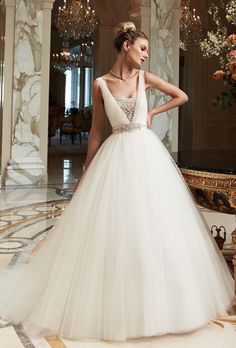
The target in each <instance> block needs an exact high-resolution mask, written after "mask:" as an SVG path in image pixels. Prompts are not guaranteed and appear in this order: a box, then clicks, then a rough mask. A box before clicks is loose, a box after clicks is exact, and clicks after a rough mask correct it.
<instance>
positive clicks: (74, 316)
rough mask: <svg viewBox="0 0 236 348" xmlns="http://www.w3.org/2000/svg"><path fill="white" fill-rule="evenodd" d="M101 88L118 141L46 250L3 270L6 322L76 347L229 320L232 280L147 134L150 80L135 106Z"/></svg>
mask: <svg viewBox="0 0 236 348" xmlns="http://www.w3.org/2000/svg"><path fill="white" fill-rule="evenodd" d="M98 81H99V84H100V88H101V91H102V95H103V99H104V106H105V110H106V113H107V116H108V118H109V121H110V123H111V126H112V128H113V134H112V135H111V136H109V138H108V139H107V140H106V141H105V142H104V143H103V144H102V146H101V147H100V149H99V150H98V152H97V154H96V156H95V157H94V159H93V160H92V162H91V164H90V166H89V168H88V169H87V171H86V173H85V175H84V177H83V179H82V181H81V183H80V185H79V187H78V189H77V191H76V192H75V194H74V196H73V198H72V200H71V202H70V204H69V205H68V207H67V208H66V210H65V211H64V213H63V215H62V216H61V218H60V219H59V220H58V221H57V223H56V225H55V226H54V227H53V229H52V231H51V232H50V233H49V235H48V236H47V238H46V239H45V241H44V242H43V243H42V246H41V248H40V249H39V250H38V251H37V252H36V253H35V254H33V256H32V257H31V258H30V260H29V262H28V263H27V264H21V265H18V266H17V265H16V266H15V267H14V268H12V269H9V270H6V272H2V275H1V280H0V294H1V295H0V316H1V317H2V318H3V319H6V320H10V321H12V322H16V323H19V322H21V323H23V325H24V326H25V327H26V329H27V330H29V331H30V330H32V331H31V332H42V333H43V334H58V335H60V336H64V337H67V338H71V339H78V340H79V339H85V338H89V339H96V340H114V341H125V340H127V339H128V338H136V337H145V336H146V337H147V336H158V335H164V334H167V333H182V332H188V331H192V330H195V329H197V328H200V327H202V326H204V325H205V324H207V323H208V322H209V321H210V320H211V319H214V318H216V317H217V316H224V315H227V309H228V307H229V306H230V304H231V301H232V299H233V297H234V286H233V278H232V276H231V274H230V272H229V271H228V268H227V265H226V263H225V261H224V258H223V256H222V255H221V252H220V251H219V250H218V248H217V246H216V244H215V241H214V239H213V238H212V236H211V235H210V233H209V231H208V228H207V227H206V225H205V224H204V222H203V220H202V217H201V214H200V212H199V211H198V209H197V207H196V205H195V203H194V201H193V198H192V195H191V193H190V191H189V189H188V187H187V185H186V183H185V181H184V179H183V177H182V175H181V173H180V171H179V170H178V168H177V166H176V165H175V163H174V161H173V160H172V158H171V156H170V155H169V153H168V151H167V150H166V148H165V147H164V145H163V144H162V142H161V141H160V140H159V139H158V138H157V136H156V135H155V134H154V133H153V132H152V130H151V129H148V128H147V127H146V123H147V101H146V95H145V87H144V73H143V72H142V71H141V72H140V74H139V85H138V91H137V97H136V98H131V99H133V100H131V99H130V100H118V99H115V98H114V97H113V96H112V95H111V93H110V91H109V89H108V87H107V85H106V83H105V80H103V79H102V78H99V79H98ZM132 105H133V106H132ZM134 105H135V107H134ZM132 108H134V109H135V110H133V111H134V113H133V115H132Z"/></svg>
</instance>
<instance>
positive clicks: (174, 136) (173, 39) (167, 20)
mask: <svg viewBox="0 0 236 348" xmlns="http://www.w3.org/2000/svg"><path fill="white" fill-rule="evenodd" d="M179 15H180V13H179V0H151V31H150V71H151V72H153V73H154V74H156V75H158V76H160V77H161V78H162V79H164V80H165V81H167V82H170V83H173V84H175V85H178V72H179V49H178V37H179ZM167 100H168V97H166V96H165V95H164V94H163V93H161V92H159V91H157V90H154V89H153V90H151V91H150V93H149V106H150V107H153V106H154V105H155V106H156V105H158V104H162V103H164V102H166V101H167ZM152 128H153V130H154V131H155V133H156V134H157V135H158V137H159V138H160V139H161V140H162V141H163V143H164V144H165V145H166V147H167V148H168V149H169V150H170V151H176V150H177V147H178V110H177V109H175V110H170V111H168V112H165V113H162V114H160V115H159V116H158V117H155V118H154V120H153V126H152Z"/></svg>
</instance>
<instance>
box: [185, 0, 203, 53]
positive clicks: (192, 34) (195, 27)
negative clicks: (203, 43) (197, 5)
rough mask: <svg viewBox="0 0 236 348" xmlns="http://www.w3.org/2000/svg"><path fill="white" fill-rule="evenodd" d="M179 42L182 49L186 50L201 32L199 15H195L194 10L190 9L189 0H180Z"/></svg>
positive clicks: (197, 38)
mask: <svg viewBox="0 0 236 348" xmlns="http://www.w3.org/2000/svg"><path fill="white" fill-rule="evenodd" d="M180 10H181V17H180V43H179V47H180V48H181V49H182V50H187V46H188V44H190V43H193V42H197V41H198V40H199V39H200V36H201V33H202V27H201V19H200V16H197V15H196V10H195V9H193V10H192V11H191V10H190V0H181V3H180Z"/></svg>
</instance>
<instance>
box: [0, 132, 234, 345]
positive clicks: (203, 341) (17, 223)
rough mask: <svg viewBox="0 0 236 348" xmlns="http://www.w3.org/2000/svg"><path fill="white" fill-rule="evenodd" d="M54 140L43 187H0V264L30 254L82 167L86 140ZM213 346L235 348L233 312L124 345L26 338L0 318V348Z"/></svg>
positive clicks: (67, 197)
mask: <svg viewBox="0 0 236 348" xmlns="http://www.w3.org/2000/svg"><path fill="white" fill-rule="evenodd" d="M56 141H57V140H55V141H54V142H52V145H51V147H50V148H49V160H48V164H49V165H48V168H49V173H48V185H47V186H40V187H30V186H25V187H23V186H21V187H7V188H2V189H1V190H0V268H1V267H5V266H6V265H7V264H9V263H10V264H14V263H15V262H17V260H18V259H19V258H20V257H21V255H22V254H23V253H24V254H25V253H32V252H33V251H34V250H35V249H36V248H37V247H38V246H39V245H40V242H41V241H42V239H43V238H44V237H45V236H46V235H47V234H48V233H50V229H51V228H52V226H53V224H54V223H55V221H56V219H58V218H60V215H61V213H62V212H63V210H64V209H65V207H66V205H67V204H68V203H69V200H70V198H71V196H72V194H73V191H72V186H73V183H74V182H75V180H76V178H77V177H78V176H79V175H80V173H81V171H82V165H83V162H84V159H85V154H86V139H85V140H84V142H83V144H82V145H79V144H78V143H76V144H75V145H73V146H72V145H70V143H69V141H68V139H67V140H65V142H64V143H63V145H62V146H61V147H60V146H58V143H57V142H56ZM212 343H214V348H233V347H234V348H235V347H236V316H235V315H231V316H229V317H227V318H224V319H222V318H219V319H218V320H216V321H212V322H210V323H209V324H208V325H207V326H206V327H204V328H203V329H201V330H198V331H197V332H194V333H191V334H185V335H168V336H165V337H156V338H155V337H154V338H147V339H145V338H144V339H139V340H130V341H127V342H125V343H109V342H93V341H88V340H87V341H80V342H73V341H69V340H66V339H63V338H60V337H57V338H50V337H45V338H40V339H35V338H29V337H27V335H26V334H25V333H24V331H23V329H22V327H21V326H20V325H17V326H16V325H12V324H11V323H6V322H1V321H0V348H33V347H36V348H50V347H51V348H77V347H78V348H95V347H96V348H97V347H101V348H102V347H104V348H105V347H107V348H109V347H124V348H131V347H132V348H134V347H140V348H141V347H142V348H145V347H147V348H154V347H155V348H159V347H160V348H188V347H189V348H199V347H201V348H208V347H209V346H210V344H212Z"/></svg>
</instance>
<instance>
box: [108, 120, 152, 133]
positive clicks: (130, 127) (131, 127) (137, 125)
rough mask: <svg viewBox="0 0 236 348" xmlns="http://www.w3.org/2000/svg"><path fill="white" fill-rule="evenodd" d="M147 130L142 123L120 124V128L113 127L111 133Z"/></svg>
mask: <svg viewBox="0 0 236 348" xmlns="http://www.w3.org/2000/svg"><path fill="white" fill-rule="evenodd" d="M142 128H147V125H146V124H144V123H129V124H122V125H121V126H117V127H113V128H112V133H113V134H116V133H123V132H134V131H136V130H138V129H142Z"/></svg>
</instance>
